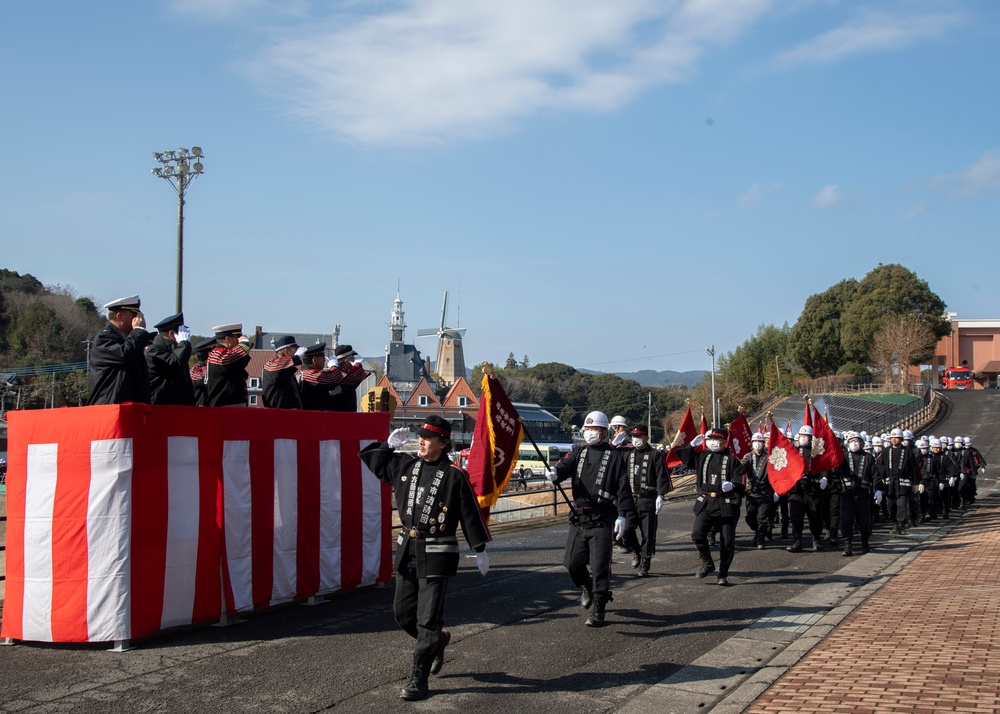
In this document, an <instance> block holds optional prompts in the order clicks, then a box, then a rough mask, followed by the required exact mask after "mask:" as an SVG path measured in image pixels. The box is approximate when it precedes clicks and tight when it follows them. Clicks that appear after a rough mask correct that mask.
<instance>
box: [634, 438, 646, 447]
mask: <svg viewBox="0 0 1000 714" xmlns="http://www.w3.org/2000/svg"><path fill="white" fill-rule="evenodd" d="M645 445H646V442H645V441H643V440H642V439H640V438H639V437H638V436H633V437H632V446H634V447H635V448H637V449H641V448H642V447H644V446H645Z"/></svg>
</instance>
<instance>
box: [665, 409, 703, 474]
mask: <svg viewBox="0 0 1000 714" xmlns="http://www.w3.org/2000/svg"><path fill="white" fill-rule="evenodd" d="M677 431H678V433H680V434H683V435H684V440H683V441H681V446H687V445H688V444H690V443H691V439H693V438H694V437H696V436H697V435H698V434H697V432H695V429H694V417H693V416H691V405H690V404H689V405H688V408H687V411H686V412H684V418H683V419H681V428H680V429H678V430H677ZM681 463H682V462H681V460H680V459H678V458H677V457H676V456H674V450H673V448H671V449H670V451H668V452H667V468H671V469H672V468H674V467H676V466H680V465H681Z"/></svg>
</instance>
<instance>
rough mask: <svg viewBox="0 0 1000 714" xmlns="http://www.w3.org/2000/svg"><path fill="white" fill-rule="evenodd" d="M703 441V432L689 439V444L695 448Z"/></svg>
mask: <svg viewBox="0 0 1000 714" xmlns="http://www.w3.org/2000/svg"><path fill="white" fill-rule="evenodd" d="M704 443H705V435H704V434H698V436H696V437H694V438H693V439H691V446H693V447H694V448H696V449H697V448H698V447H699V446H701V445H702V444H704Z"/></svg>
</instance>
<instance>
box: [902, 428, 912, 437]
mask: <svg viewBox="0 0 1000 714" xmlns="http://www.w3.org/2000/svg"><path fill="white" fill-rule="evenodd" d="M903 438H904V439H912V438H913V432H912V431H910V430H909V429H903Z"/></svg>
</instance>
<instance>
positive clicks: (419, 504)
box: [360, 414, 490, 700]
mask: <svg viewBox="0 0 1000 714" xmlns="http://www.w3.org/2000/svg"><path fill="white" fill-rule="evenodd" d="M417 435H418V436H419V441H418V454H419V456H416V457H415V456H413V455H412V454H397V453H394V450H395V449H397V448H398V447H400V446H402V445H403V444H405V443H406V442H407V440H409V438H410V437H411V436H412V434H411V433H410V430H409V429H408V428H407V427H403V428H401V429H396V430H395V431H393V432H392V433H391V434H390V435H389V439H388V440H387V441H386V442H385V443H379V442H375V443H373V444H369V445H368V446H366V447H365V448H364V449H362V451H361V453H360V457H361V460H362V461H363V462H364V463H365V465H366V466H368V468H369V469H371V471H372V473H373V474H375V476H376V477H377V478H378V479H379V480H380V481H384V482H385V483H387V484H389V485H390V486H392V490H393V494H394V495H395V500H396V508H397V510H398V512H399V521H400V524H401V525H402V532H401V533H400V535H399V537H398V538H397V540H396V558H395V562H394V565H395V570H396V593H395V596H394V598H393V613H394V614H395V616H396V622H397V623H399V626H400V627H401V628H403V630H404V631H405V632H406V633H407V634H408V635H409V636H410V637H412V638H414V639H415V640H416V647H415V648H414V650H413V670H412V674H411V676H410V680H409V682H408V683H407V684H406V686H405V687H403V689H402V690H401V691H400V694H399V696H400V698H402V699H406V700H416V699H423V698H424V697H426V696H427V692H428V683H427V678H428V675H430V674H437V673H438V672H439V671H440V670H441V667H442V666H443V665H444V651H445V647H447V646H448V643H449V642H450V641H451V634H450V633H449V632H448V631H447V630H445V629H444V627H443V626H444V621H443V612H444V595H445V590H446V589H447V585H448V578H451V577H454V576H455V574H456V573H457V572H458V561H459V548H458V536H457V529H458V526H459V524H461V526H462V532H463V533H464V534H465V540H466V541H467V542H468V544H469V546H470V547H471V548H472V549H473V550H475V551H476V553H477V555H476V565H477V567H478V568H479V572H481V573H482V574H483V575H486V573H487V572H488V571H489V567H490V561H489V556H488V555H487V554H486V543H487V542H488V541H489V540H490V534H489V531H487V529H486V524H485V523H483V518H482V514H481V512H480V510H479V503H478V502H477V501H476V496H475V494H474V493H473V491H472V487H471V486H470V485H469V480H468V478H467V477H466V475H465V473H464V472H463V471H462V470H461V469H459V468H458V467H456V466H454V465H453V464H452V463H451V461H450V460H449V459H448V451H449V450H450V449H451V446H452V442H451V425H450V424H449V423H448V422H447V421H446V420H445V419H443V418H442V417H439V416H437V415H434V414H432V415H430V416H428V417H427V420H426V421H425V423H424V424H423V426H421V427H420V428H419V429H417Z"/></svg>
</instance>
